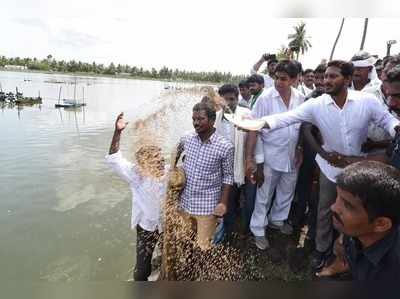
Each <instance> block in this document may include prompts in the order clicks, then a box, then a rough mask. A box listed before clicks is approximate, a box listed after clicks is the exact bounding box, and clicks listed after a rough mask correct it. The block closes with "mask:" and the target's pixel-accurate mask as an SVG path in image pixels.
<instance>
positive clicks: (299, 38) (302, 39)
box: [288, 22, 312, 60]
mask: <svg viewBox="0 0 400 299" xmlns="http://www.w3.org/2000/svg"><path fill="white" fill-rule="evenodd" d="M293 29H294V30H295V33H292V34H289V35H288V38H289V44H288V46H289V49H290V50H291V51H292V52H294V53H296V60H298V59H299V55H300V52H301V54H302V55H304V53H305V52H307V51H308V49H309V48H311V47H312V46H311V42H310V41H309V40H308V38H309V37H307V36H306V23H304V22H300V24H298V25H297V26H294V27H293Z"/></svg>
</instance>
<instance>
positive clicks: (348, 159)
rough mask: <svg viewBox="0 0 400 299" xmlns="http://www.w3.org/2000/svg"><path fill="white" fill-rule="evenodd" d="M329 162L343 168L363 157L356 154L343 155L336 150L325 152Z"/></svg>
mask: <svg viewBox="0 0 400 299" xmlns="http://www.w3.org/2000/svg"><path fill="white" fill-rule="evenodd" d="M326 160H327V161H328V162H329V164H331V165H332V166H335V167H338V168H345V167H346V166H348V165H350V164H353V163H356V162H360V161H362V160H364V158H363V157H358V156H345V155H341V154H339V153H337V152H332V153H327V159H326Z"/></svg>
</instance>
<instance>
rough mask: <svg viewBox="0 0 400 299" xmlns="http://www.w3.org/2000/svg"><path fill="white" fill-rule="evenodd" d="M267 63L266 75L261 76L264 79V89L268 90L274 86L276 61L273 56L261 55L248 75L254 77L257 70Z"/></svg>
mask: <svg viewBox="0 0 400 299" xmlns="http://www.w3.org/2000/svg"><path fill="white" fill-rule="evenodd" d="M264 62H267V69H266V71H267V72H266V73H265V74H262V75H263V77H264V88H265V89H268V88H270V87H272V86H274V72H275V67H276V65H277V63H278V60H277V59H276V55H275V54H263V55H262V56H261V58H260V60H258V61H257V62H256V64H255V65H254V66H253V68H252V69H251V70H250V74H251V75H254V74H257V73H258V70H259V69H260V67H261V65H262V64H263V63H264Z"/></svg>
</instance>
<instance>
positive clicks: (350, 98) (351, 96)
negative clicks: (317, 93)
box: [323, 89, 356, 105]
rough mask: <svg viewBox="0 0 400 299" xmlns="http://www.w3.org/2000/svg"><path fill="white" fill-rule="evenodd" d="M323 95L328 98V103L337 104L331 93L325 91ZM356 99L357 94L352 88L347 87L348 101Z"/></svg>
mask: <svg viewBox="0 0 400 299" xmlns="http://www.w3.org/2000/svg"><path fill="white" fill-rule="evenodd" d="M323 95H324V96H325V99H326V101H325V102H326V105H330V104H336V103H335V100H334V99H333V98H332V97H331V95H329V94H327V93H324V94H323ZM355 99H356V96H355V94H354V92H353V91H352V90H350V89H347V99H346V102H347V101H354V100H355Z"/></svg>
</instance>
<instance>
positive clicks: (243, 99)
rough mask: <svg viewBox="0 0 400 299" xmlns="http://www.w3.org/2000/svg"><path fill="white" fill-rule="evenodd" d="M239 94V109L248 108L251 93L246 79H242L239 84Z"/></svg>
mask: <svg viewBox="0 0 400 299" xmlns="http://www.w3.org/2000/svg"><path fill="white" fill-rule="evenodd" d="M239 92H240V98H239V104H238V105H239V106H240V107H245V108H250V101H251V92H250V85H249V82H247V79H244V80H242V81H240V82H239Z"/></svg>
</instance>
